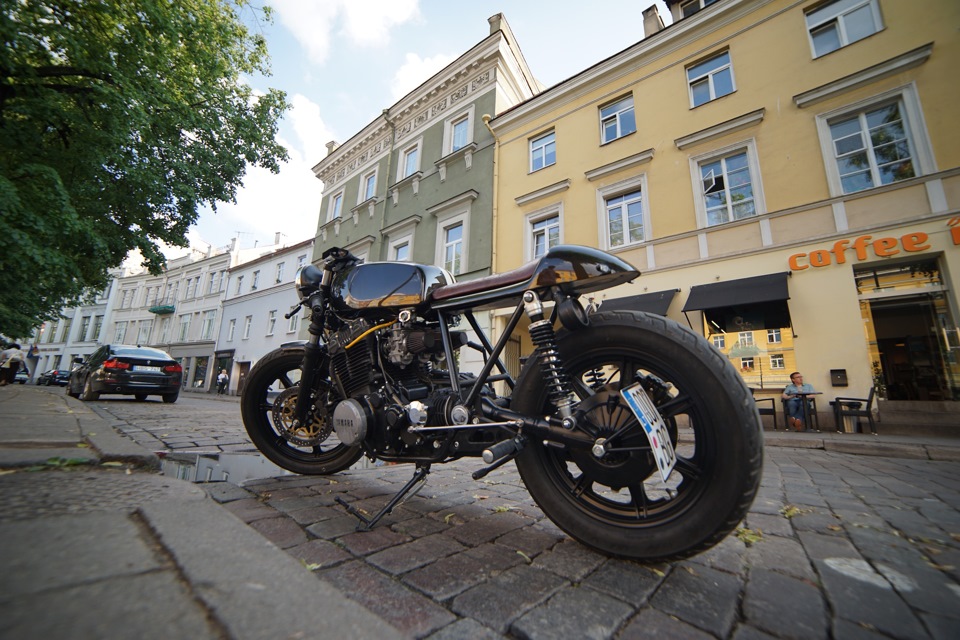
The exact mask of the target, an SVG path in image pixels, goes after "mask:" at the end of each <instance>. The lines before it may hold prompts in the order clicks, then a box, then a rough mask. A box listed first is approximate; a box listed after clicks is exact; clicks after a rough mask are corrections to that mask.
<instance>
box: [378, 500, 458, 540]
mask: <svg viewBox="0 0 960 640" xmlns="http://www.w3.org/2000/svg"><path fill="white" fill-rule="evenodd" d="M401 509H402V507H401ZM389 526H390V528H391V529H393V530H394V531H396V532H397V533H402V534H404V535H408V536H410V537H411V538H423V537H425V536H430V535H433V534H435V533H440V532H441V531H446V530H447V529H449V528H450V525H448V524H446V523H444V522H443V521H440V520H434V519H433V518H425V517H423V516H417V517H416V518H406V519H403V520H400V521H399V522H394V523H392V524H390V525H389Z"/></svg>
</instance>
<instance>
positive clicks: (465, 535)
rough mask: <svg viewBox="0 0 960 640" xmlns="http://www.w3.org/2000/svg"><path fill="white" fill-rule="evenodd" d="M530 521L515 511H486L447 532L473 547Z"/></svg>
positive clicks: (523, 525)
mask: <svg viewBox="0 0 960 640" xmlns="http://www.w3.org/2000/svg"><path fill="white" fill-rule="evenodd" d="M531 523H532V521H531V520H529V519H528V518H524V517H523V516H519V515H517V514H515V513H510V512H504V513H490V512H487V514H486V515H484V516H483V517H480V518H477V519H476V520H473V521H471V522H469V523H467V524H466V525H465V526H461V527H455V528H453V529H450V530H449V531H448V532H447V534H448V535H449V536H450V537H452V538H454V539H456V540H457V541H459V542H461V543H463V544H465V545H467V546H468V547H475V546H477V545H478V544H482V543H484V542H490V541H492V540H495V539H496V538H498V537H500V536H502V535H503V534H505V533H508V532H510V531H513V530H515V529H519V528H521V527H525V526H527V525H529V524H531Z"/></svg>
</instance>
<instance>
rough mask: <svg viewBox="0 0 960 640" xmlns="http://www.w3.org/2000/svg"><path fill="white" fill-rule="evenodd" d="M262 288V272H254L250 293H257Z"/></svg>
mask: <svg viewBox="0 0 960 640" xmlns="http://www.w3.org/2000/svg"><path fill="white" fill-rule="evenodd" d="M259 286H260V270H259V269H258V270H257V271H254V272H253V282H251V283H250V291H256V290H257V287H259Z"/></svg>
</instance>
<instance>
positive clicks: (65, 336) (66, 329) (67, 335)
mask: <svg viewBox="0 0 960 640" xmlns="http://www.w3.org/2000/svg"><path fill="white" fill-rule="evenodd" d="M72 324H73V318H67V319H66V320H64V321H63V337H62V338H60V341H61V342H70V326H71V325H72Z"/></svg>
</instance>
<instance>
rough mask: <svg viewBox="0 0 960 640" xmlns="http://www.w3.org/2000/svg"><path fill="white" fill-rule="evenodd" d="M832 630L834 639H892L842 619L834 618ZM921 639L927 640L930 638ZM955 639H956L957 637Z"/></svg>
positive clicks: (865, 626)
mask: <svg viewBox="0 0 960 640" xmlns="http://www.w3.org/2000/svg"><path fill="white" fill-rule="evenodd" d="M831 628H832V631H833V637H834V638H841V639H842V640H889V638H890V636H888V635H885V634H882V633H879V632H877V630H876V629H873V628H871V627H870V625H869V624H859V623H856V622H851V621H849V620H844V619H842V618H834V619H833V625H832V627H831ZM920 637H922V638H926V637H928V636H920ZM953 637H954V638H956V636H953ZM911 640H913V639H911Z"/></svg>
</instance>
